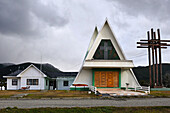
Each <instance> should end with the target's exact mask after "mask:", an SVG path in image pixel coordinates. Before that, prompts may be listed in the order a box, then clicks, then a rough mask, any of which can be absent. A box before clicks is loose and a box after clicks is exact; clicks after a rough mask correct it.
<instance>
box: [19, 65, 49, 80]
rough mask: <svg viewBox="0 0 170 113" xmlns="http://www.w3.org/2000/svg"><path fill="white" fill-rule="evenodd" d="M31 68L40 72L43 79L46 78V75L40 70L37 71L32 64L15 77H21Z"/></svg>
mask: <svg viewBox="0 0 170 113" xmlns="http://www.w3.org/2000/svg"><path fill="white" fill-rule="evenodd" d="M31 67H33V68H34V69H36V70H37V71H38V72H40V73H41V74H42V75H43V76H44V77H47V75H45V74H44V73H43V72H42V71H41V70H39V69H38V68H37V67H36V66H34V65H33V64H31V65H30V66H28V67H27V68H26V69H25V70H23V71H22V72H21V73H20V74H18V75H17V77H21V75H22V74H23V73H24V72H26V71H27V70H28V69H30V68H31Z"/></svg>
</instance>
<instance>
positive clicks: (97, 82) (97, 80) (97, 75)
mask: <svg viewBox="0 0 170 113" xmlns="http://www.w3.org/2000/svg"><path fill="white" fill-rule="evenodd" d="M94 75H95V80H94V81H95V86H96V87H100V72H99V71H96V72H95V73H94Z"/></svg>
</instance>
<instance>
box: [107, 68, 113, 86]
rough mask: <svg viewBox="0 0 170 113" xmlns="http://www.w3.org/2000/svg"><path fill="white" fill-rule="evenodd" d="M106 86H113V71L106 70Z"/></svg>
mask: <svg viewBox="0 0 170 113" xmlns="http://www.w3.org/2000/svg"><path fill="white" fill-rule="evenodd" d="M107 87H114V82H113V72H112V71H110V72H107Z"/></svg>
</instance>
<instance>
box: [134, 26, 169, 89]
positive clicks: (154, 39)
mask: <svg viewBox="0 0 170 113" xmlns="http://www.w3.org/2000/svg"><path fill="white" fill-rule="evenodd" d="M147 37H148V40H140V41H141V42H137V44H140V46H137V48H147V49H148V60H149V81H150V86H151V87H157V88H158V87H162V86H163V83H162V60H161V58H162V56H161V49H166V48H167V46H170V44H167V43H165V42H170V40H161V38H160V30H159V29H157V36H156V32H154V31H153V28H152V29H151V32H149V31H148V32H147ZM150 37H151V38H150ZM162 42H164V43H162ZM158 55H159V62H158ZM151 56H152V57H151ZM158 63H159V69H158ZM151 65H152V67H151ZM155 65H156V66H155ZM155 72H156V73H155ZM155 78H156V80H155ZM159 78H160V80H159Z"/></svg>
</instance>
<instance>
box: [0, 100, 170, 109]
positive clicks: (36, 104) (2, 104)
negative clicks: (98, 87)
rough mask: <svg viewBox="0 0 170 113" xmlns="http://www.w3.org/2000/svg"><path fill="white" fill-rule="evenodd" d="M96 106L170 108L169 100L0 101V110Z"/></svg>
mask: <svg viewBox="0 0 170 113" xmlns="http://www.w3.org/2000/svg"><path fill="white" fill-rule="evenodd" d="M97 106H116V107H128V106H129V107H130V106H170V98H134V99H120V98H114V99H39V100H35V99H27V100H26V99H25V100H24V99H19V100H14V99H6V100H5V99H1V100H0V108H1V109H2V108H6V107H18V108H40V107H62V108H63V107H97Z"/></svg>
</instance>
